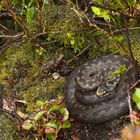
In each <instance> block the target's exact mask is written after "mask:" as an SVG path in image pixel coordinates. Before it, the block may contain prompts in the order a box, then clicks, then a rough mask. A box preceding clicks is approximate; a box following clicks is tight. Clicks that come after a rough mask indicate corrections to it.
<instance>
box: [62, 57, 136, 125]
mask: <svg viewBox="0 0 140 140" xmlns="http://www.w3.org/2000/svg"><path fill="white" fill-rule="evenodd" d="M122 65H125V67H126V69H127V70H126V72H124V73H123V74H115V75H112V72H113V71H115V70H118V69H119V68H120V66H122ZM136 80H137V74H136V72H135V70H134V68H133V67H132V66H131V63H130V61H129V60H128V59H126V58H125V57H123V56H118V55H107V56H103V57H101V58H97V59H94V60H91V61H88V62H87V63H85V64H83V65H81V66H80V67H79V68H78V69H76V70H75V71H73V72H72V73H71V74H70V76H69V77H68V81H67V85H66V93H65V96H66V106H67V108H68V110H69V113H70V115H71V116H73V117H74V118H75V119H77V120H79V121H84V122H90V123H91V122H93V123H104V122H106V121H109V120H112V119H114V118H116V117H119V116H121V115H123V114H124V113H126V112H127V111H128V110H129V108H128V97H127V90H128V88H129V87H130V86H131V85H132V84H133V83H134V82H135V81H136Z"/></svg>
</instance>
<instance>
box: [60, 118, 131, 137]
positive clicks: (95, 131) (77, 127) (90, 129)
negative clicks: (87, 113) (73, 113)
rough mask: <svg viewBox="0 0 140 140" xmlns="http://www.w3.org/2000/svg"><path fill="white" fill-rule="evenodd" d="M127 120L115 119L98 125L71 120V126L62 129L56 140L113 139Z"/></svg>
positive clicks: (118, 135)
mask: <svg viewBox="0 0 140 140" xmlns="http://www.w3.org/2000/svg"><path fill="white" fill-rule="evenodd" d="M128 123H130V121H129V120H125V119H121V118H120V119H116V120H113V121H112V122H107V123H104V124H100V125H95V124H85V123H80V122H77V121H75V120H72V121H71V128H69V129H65V130H62V131H61V132H60V136H59V138H58V140H115V139H117V140H118V139H119V138H120V134H121V130H122V129H123V128H124V127H125V126H126V125H127V124H128Z"/></svg>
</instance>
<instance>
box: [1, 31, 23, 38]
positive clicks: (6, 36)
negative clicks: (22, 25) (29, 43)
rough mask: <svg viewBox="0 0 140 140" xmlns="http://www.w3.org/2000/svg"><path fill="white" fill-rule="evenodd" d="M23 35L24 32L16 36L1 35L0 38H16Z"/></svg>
mask: <svg viewBox="0 0 140 140" xmlns="http://www.w3.org/2000/svg"><path fill="white" fill-rule="evenodd" d="M22 35H24V32H21V33H18V34H16V35H0V38H16V37H19V36H22Z"/></svg>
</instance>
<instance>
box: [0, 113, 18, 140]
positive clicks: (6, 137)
mask: <svg viewBox="0 0 140 140" xmlns="http://www.w3.org/2000/svg"><path fill="white" fill-rule="evenodd" d="M0 120H1V121H0V140H14V139H15V138H16V134H17V132H16V123H15V122H16V121H11V120H10V119H9V118H8V117H7V116H6V115H3V114H0Z"/></svg>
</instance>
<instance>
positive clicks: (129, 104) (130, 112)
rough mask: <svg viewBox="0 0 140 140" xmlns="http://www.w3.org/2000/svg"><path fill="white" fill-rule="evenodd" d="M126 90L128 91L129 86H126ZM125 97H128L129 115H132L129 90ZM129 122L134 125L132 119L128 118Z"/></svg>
mask: <svg viewBox="0 0 140 140" xmlns="http://www.w3.org/2000/svg"><path fill="white" fill-rule="evenodd" d="M127 89H129V85H128V84H127ZM127 96H128V107H129V115H130V114H132V111H133V110H132V105H131V96H130V93H129V90H127ZM130 121H131V124H132V125H134V122H133V120H132V118H131V117H130Z"/></svg>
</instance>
